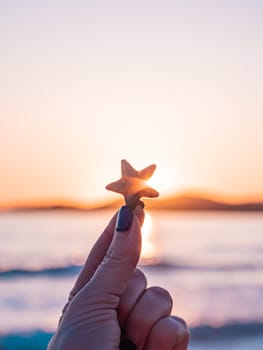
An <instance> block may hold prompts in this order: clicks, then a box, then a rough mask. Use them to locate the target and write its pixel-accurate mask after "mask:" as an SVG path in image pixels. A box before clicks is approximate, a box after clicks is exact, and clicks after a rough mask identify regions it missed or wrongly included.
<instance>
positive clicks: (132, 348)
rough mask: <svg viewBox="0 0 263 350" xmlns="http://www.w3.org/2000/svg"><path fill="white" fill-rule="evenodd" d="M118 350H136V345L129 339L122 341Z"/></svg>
mask: <svg viewBox="0 0 263 350" xmlns="http://www.w3.org/2000/svg"><path fill="white" fill-rule="evenodd" d="M120 350H136V345H135V344H134V343H133V342H132V341H130V340H129V339H124V340H122V342H121V344H120Z"/></svg>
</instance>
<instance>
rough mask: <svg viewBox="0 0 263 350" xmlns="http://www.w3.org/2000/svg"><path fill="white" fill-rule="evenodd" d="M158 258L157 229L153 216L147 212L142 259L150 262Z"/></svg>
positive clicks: (143, 229) (143, 232) (144, 224)
mask: <svg viewBox="0 0 263 350" xmlns="http://www.w3.org/2000/svg"><path fill="white" fill-rule="evenodd" d="M155 258H156V241H155V230H154V223H153V218H152V216H151V215H150V214H149V213H148V212H145V218H144V223H143V227H142V252H141V260H142V261H143V263H147V262H148V263H149V262H150V261H152V260H154V259H155Z"/></svg>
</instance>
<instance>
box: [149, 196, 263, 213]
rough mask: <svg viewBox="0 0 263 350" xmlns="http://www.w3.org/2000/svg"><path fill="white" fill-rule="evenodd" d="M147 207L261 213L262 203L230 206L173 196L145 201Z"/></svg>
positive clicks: (228, 204)
mask: <svg viewBox="0 0 263 350" xmlns="http://www.w3.org/2000/svg"><path fill="white" fill-rule="evenodd" d="M145 203H147V207H149V208H151V209H162V210H165V209H166V210H211V211H212V210H214V211H263V202H262V203H254V202H251V203H238V204H230V203H225V202H221V201H217V200H213V199H210V198H205V197H201V196H200V197H199V196H195V195H186V194H182V195H175V196H172V197H167V198H159V199H158V200H154V201H149V200H145Z"/></svg>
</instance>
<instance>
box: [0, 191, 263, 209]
mask: <svg viewBox="0 0 263 350" xmlns="http://www.w3.org/2000/svg"><path fill="white" fill-rule="evenodd" d="M180 197H185V198H187V197H188V198H196V199H201V200H209V201H213V202H217V203H219V204H225V205H229V206H231V205H242V204H260V203H262V204H263V194H262V195H258V194H257V195H240V196H237V195H236V196H233V195H232V196H228V195H222V194H216V193H212V192H209V191H201V190H186V191H178V192H174V193H171V194H165V195H161V196H160V197H158V198H155V199H154V202H156V201H158V202H159V201H162V200H164V201H165V200H173V199H174V200H176V198H180ZM122 201H123V199H122V198H120V197H119V198H115V196H112V198H110V199H100V200H97V201H96V200H92V201H87V200H85V201H84V200H76V199H70V198H63V197H62V196H61V197H57V198H55V197H53V198H52V197H51V198H45V199H44V198H43V199H41V198H37V199H32V200H17V201H10V202H3V203H1V202H0V210H1V211H3V210H16V209H34V208H49V207H51V208H52V207H65V208H67V207H70V208H76V209H87V210H88V209H100V208H103V207H107V206H111V205H114V204H117V203H118V202H122ZM146 201H149V199H146ZM151 202H152V200H151Z"/></svg>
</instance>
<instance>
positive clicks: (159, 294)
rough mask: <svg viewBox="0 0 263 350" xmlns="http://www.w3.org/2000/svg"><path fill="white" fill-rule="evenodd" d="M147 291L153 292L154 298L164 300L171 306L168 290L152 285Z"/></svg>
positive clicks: (171, 301)
mask: <svg viewBox="0 0 263 350" xmlns="http://www.w3.org/2000/svg"><path fill="white" fill-rule="evenodd" d="M148 293H151V294H153V296H154V297H155V298H158V299H162V300H165V301H166V302H167V303H168V304H169V306H170V308H172V306H173V299H172V297H171V294H170V293H169V292H168V290H166V289H164V288H162V287H159V286H153V287H150V288H149V289H148Z"/></svg>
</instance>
